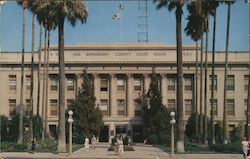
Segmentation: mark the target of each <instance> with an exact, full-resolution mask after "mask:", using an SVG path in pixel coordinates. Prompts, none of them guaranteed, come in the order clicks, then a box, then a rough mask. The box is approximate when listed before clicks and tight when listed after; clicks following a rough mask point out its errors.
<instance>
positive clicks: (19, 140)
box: [17, 2, 26, 144]
mask: <svg viewBox="0 0 250 159" xmlns="http://www.w3.org/2000/svg"><path fill="white" fill-rule="evenodd" d="M25 20H26V8H25V6H24V2H23V29H22V66H21V92H20V105H19V107H20V113H19V134H18V140H17V143H19V144H21V143H23V107H24V104H23V94H24V90H23V87H24V48H25Z"/></svg>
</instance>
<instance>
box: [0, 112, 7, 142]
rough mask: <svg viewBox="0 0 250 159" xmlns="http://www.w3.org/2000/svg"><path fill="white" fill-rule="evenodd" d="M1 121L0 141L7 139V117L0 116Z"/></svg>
mask: <svg viewBox="0 0 250 159" xmlns="http://www.w3.org/2000/svg"><path fill="white" fill-rule="evenodd" d="M0 122H1V141H8V131H7V128H8V118H7V117H6V116H4V115H1V116H0Z"/></svg>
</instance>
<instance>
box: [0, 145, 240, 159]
mask: <svg viewBox="0 0 250 159" xmlns="http://www.w3.org/2000/svg"><path fill="white" fill-rule="evenodd" d="M108 147H109V145H108V144H107V143H99V144H97V148H96V149H88V150H85V149H84V148H82V149H80V150H78V151H75V152H74V153H72V155H71V156H68V154H66V153H58V154H56V153H35V154H31V153H25V152H22V153H21V152H17V153H11V152H4V153H1V159H35V158H38V159H54V158H55V159H66V158H69V159H71V158H72V159H109V158H111V159H113V158H118V159H170V158H171V157H170V156H169V154H168V153H167V152H164V151H163V150H161V149H159V148H157V147H154V146H151V145H142V144H138V145H135V146H133V147H134V149H135V151H129V152H128V151H126V152H124V153H122V154H121V155H120V156H117V155H115V153H114V151H107V150H108ZM242 158H243V157H242V155H241V154H177V155H175V156H174V157H172V159H242Z"/></svg>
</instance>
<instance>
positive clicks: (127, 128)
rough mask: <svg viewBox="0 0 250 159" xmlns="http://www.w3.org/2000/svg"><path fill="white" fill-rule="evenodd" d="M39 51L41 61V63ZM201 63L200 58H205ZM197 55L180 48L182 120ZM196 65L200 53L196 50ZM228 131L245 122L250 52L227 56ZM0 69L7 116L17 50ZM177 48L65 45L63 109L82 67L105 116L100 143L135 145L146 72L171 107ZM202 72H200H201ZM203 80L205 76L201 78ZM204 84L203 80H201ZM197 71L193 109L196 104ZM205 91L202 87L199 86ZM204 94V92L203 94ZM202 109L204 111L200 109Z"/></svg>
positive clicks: (52, 75) (51, 124)
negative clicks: (122, 140) (122, 136)
mask: <svg viewBox="0 0 250 159" xmlns="http://www.w3.org/2000/svg"><path fill="white" fill-rule="evenodd" d="M43 55H44V52H43V51H42V55H41V56H42V57H41V63H42V65H43V63H44V56H43ZM38 57H39V56H38V53H37V52H36V53H35V58H34V61H35V70H34V90H33V92H34V114H36V112H37V97H38V93H40V110H39V112H40V114H41V113H42V99H43V90H44V89H43V86H42V85H43V67H42V69H41V77H42V78H41V81H40V83H41V90H40V92H37V88H38V59H39V58H38ZM203 57H204V60H205V54H204V56H203ZM195 60H196V51H195V46H194V45H184V46H183V73H184V78H183V93H184V98H183V103H184V115H185V120H187V119H188V117H189V116H190V114H191V112H192V111H193V110H192V108H193V105H194V92H195V66H196V63H195ZM199 61H200V52H199ZM211 61H212V53H211V52H209V54H208V82H207V88H208V100H207V106H208V116H210V113H209V112H210V100H209V99H210V97H211ZM215 61H216V62H215V121H219V120H220V121H222V118H223V88H224V83H223V82H224V63H225V53H224V52H216V54H215ZM228 61H229V67H228V82H227V83H228V84H227V89H228V98H227V109H228V110H227V114H228V127H229V129H228V130H229V131H231V130H232V129H233V128H234V127H236V126H237V124H238V122H239V121H245V120H246V109H247V88H248V74H249V70H248V64H249V52H238V51H237V52H229V58H228ZM0 64H1V67H0V80H1V82H0V88H1V91H0V101H1V107H0V113H1V114H4V115H6V116H9V117H11V116H12V115H13V114H15V113H16V111H18V106H19V103H20V88H21V86H20V85H21V52H2V53H1V63H0ZM176 66H177V64H176V46H174V45H166V44H160V43H82V44H78V45H69V46H65V73H66V80H65V86H66V92H65V93H66V99H65V100H66V101H65V102H66V106H68V105H70V104H71V103H72V102H73V101H74V99H75V97H76V95H77V90H78V88H79V87H80V86H81V83H82V79H81V77H80V75H81V73H82V71H83V69H86V71H87V73H88V74H90V75H91V76H92V77H93V82H94V88H95V96H96V99H97V100H96V106H98V107H99V108H100V110H101V111H102V113H103V115H104V118H103V120H104V127H103V129H102V131H101V135H100V136H99V140H100V141H109V140H110V138H111V137H112V136H114V135H116V134H118V133H126V134H128V135H129V136H131V138H132V140H134V142H139V141H140V140H141V138H142V133H143V132H142V130H143V125H142V116H141V115H142V102H141V97H142V94H143V92H147V90H148V88H149V84H150V74H152V70H153V69H154V70H155V72H156V74H157V75H158V76H159V79H160V80H159V83H160V92H161V95H162V100H163V104H164V105H166V107H176V103H177V102H176V73H177V72H176ZM58 72H59V69H58V50H57V48H56V47H51V49H50V53H49V72H48V74H49V76H48V100H47V106H48V109H47V113H48V118H47V119H48V128H49V130H50V131H51V132H52V133H56V127H57V125H58V91H59V88H58V87H59V83H58ZM24 74H25V75H24V84H25V86H24V104H25V107H28V106H29V103H30V81H31V53H30V52H26V53H25V69H24ZM203 74H204V70H203ZM203 78H204V76H203ZM203 82H204V80H203ZM199 90H200V69H199V70H198V107H199V106H200V100H199V96H200V91H199ZM203 90H204V88H203ZM203 95H204V93H203ZM203 99H204V98H203ZM202 111H204V110H202Z"/></svg>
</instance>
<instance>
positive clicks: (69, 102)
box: [67, 99, 74, 108]
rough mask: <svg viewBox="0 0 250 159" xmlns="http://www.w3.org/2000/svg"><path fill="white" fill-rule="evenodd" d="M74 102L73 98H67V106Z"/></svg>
mask: <svg viewBox="0 0 250 159" xmlns="http://www.w3.org/2000/svg"><path fill="white" fill-rule="evenodd" d="M73 103H74V99H67V108H69V106H70V105H71V104H73Z"/></svg>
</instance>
